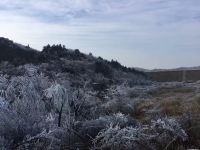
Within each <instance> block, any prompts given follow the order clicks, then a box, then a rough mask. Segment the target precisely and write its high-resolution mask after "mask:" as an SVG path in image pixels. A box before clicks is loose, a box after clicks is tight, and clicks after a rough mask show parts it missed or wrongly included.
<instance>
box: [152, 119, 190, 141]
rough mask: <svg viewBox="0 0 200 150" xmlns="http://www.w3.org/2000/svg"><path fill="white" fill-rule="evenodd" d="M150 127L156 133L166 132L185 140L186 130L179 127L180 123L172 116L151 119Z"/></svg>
mask: <svg viewBox="0 0 200 150" xmlns="http://www.w3.org/2000/svg"><path fill="white" fill-rule="evenodd" d="M151 128H153V129H155V130H156V131H157V132H158V133H160V132H161V133H162V132H168V134H169V135H171V137H174V138H180V139H181V140H182V141H186V140H187V137H188V136H187V134H186V132H185V131H184V130H183V129H182V128H181V126H180V124H179V123H178V122H177V121H176V120H175V119H172V118H167V117H166V118H162V119H158V120H156V121H152V126H151Z"/></svg>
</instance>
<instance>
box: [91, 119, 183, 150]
mask: <svg viewBox="0 0 200 150" xmlns="http://www.w3.org/2000/svg"><path fill="white" fill-rule="evenodd" d="M178 140H180V141H182V142H184V141H186V140H187V134H186V133H185V131H184V130H183V129H182V128H181V127H180V125H179V124H178V123H177V122H176V120H174V119H169V118H163V119H158V120H156V121H152V124H151V125H138V126H126V127H120V126H119V125H113V124H112V123H111V124H110V126H109V127H107V128H106V129H103V130H101V131H100V132H99V133H98V135H97V136H96V137H95V138H94V140H93V143H94V146H93V149H95V150H98V149H111V150H112V149H113V150H114V149H121V150H132V149H134V150H143V149H144V150H149V149H158V150H159V149H164V148H168V147H170V146H171V144H172V143H176V142H177V141H178ZM175 146H176V145H175Z"/></svg>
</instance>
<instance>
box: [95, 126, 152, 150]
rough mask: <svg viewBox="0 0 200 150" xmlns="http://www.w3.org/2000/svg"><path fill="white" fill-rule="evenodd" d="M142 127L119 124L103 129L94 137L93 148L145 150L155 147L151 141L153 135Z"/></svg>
mask: <svg viewBox="0 0 200 150" xmlns="http://www.w3.org/2000/svg"><path fill="white" fill-rule="evenodd" d="M144 130H145V129H144V128H141V127H135V128H133V127H125V128H120V127H119V126H118V125H117V126H113V125H111V126H110V127H108V128H107V129H104V130H102V131H101V132H99V134H98V135H97V136H96V138H95V139H94V141H93V142H94V146H93V148H92V149H93V150H98V149H101V150H104V149H110V150H115V149H118V150H132V149H134V150H143V149H153V148H152V145H150V143H149V139H151V138H152V136H151V135H148V134H145V133H144Z"/></svg>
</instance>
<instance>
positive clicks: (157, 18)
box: [0, 0, 200, 68]
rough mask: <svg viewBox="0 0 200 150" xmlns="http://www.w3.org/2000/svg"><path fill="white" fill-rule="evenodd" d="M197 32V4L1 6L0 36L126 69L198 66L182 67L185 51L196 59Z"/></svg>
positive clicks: (179, 0) (20, 1) (67, 1)
mask: <svg viewBox="0 0 200 150" xmlns="http://www.w3.org/2000/svg"><path fill="white" fill-rule="evenodd" d="M199 26H200V1H199V0H184V1H183V0H167V1H166V0H98V1H97V0H57V1H53V0H15V1H13V0H1V1H0V36H6V37H9V38H11V39H13V40H15V41H17V42H21V43H25V44H26V43H27V44H30V45H32V46H33V47H36V48H38V49H41V47H42V46H43V45H45V44H47V43H62V44H66V45H67V46H70V47H74V48H81V49H83V50H84V51H85V52H89V51H92V52H93V53H94V54H96V55H101V56H103V57H106V58H108V59H111V58H117V59H119V61H122V63H124V64H126V65H128V66H139V67H147V68H151V66H152V67H162V66H163V67H173V65H174V66H184V65H187V64H191V65H193V64H197V62H198V63H200V61H198V60H197V58H196V57H195V56H194V57H193V58H194V59H193V60H192V59H190V61H189V60H187V61H186V54H187V55H188V53H189V52H188V51H190V52H191V53H194V55H197V54H200V52H199V47H200V43H199V40H200V30H199ZM173 53H175V55H174V57H171V55H172V54H173ZM114 54H115V55H114ZM178 54H180V57H182V59H177V60H176V59H175V57H179V55H178ZM122 57H123V58H122ZM172 58H173V60H172V61H171V62H173V63H172V64H171V63H168V62H167V60H170V59H172ZM183 58H184V59H183ZM146 59H154V61H152V63H150V62H149V63H146V62H145V61H144V60H146ZM183 60H184V61H185V62H184V61H183ZM164 61H165V62H164ZM167 64H171V65H167Z"/></svg>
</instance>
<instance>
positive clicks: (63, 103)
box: [44, 84, 71, 127]
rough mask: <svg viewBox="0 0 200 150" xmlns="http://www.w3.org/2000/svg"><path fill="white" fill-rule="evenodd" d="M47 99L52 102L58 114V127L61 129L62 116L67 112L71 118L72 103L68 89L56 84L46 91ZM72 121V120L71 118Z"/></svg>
mask: <svg viewBox="0 0 200 150" xmlns="http://www.w3.org/2000/svg"><path fill="white" fill-rule="evenodd" d="M44 93H45V97H46V98H47V99H49V100H51V101H52V103H53V105H54V108H55V109H56V112H57V113H58V127H61V122H62V114H63V112H64V111H66V110H67V113H68V115H69V116H70V113H71V110H70V106H69V105H70V101H69V95H68V91H67V89H65V87H64V86H62V85H60V84H54V85H52V86H51V87H50V88H48V89H46V90H45V92H44ZM69 119H70V118H69Z"/></svg>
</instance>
